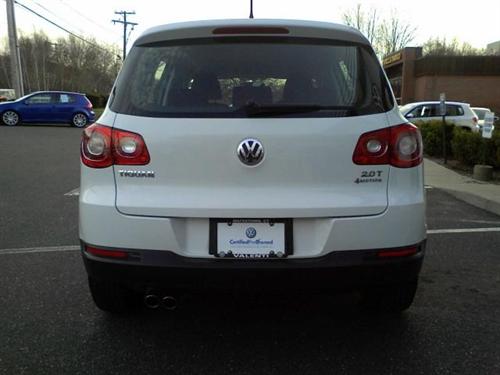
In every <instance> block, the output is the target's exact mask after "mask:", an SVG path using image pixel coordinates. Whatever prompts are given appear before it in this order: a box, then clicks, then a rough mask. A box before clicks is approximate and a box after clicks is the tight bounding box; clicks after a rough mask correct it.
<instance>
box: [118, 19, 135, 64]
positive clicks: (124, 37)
mask: <svg viewBox="0 0 500 375" xmlns="http://www.w3.org/2000/svg"><path fill="white" fill-rule="evenodd" d="M115 14H119V15H121V16H122V17H123V19H122V20H113V23H114V24H117V23H122V24H123V55H122V59H123V60H125V57H126V56H127V40H128V36H127V28H128V26H129V25H131V26H132V30H134V26H137V25H138V23H135V22H128V21H127V15H129V14H135V12H127V11H125V10H122V11H119V12H115Z"/></svg>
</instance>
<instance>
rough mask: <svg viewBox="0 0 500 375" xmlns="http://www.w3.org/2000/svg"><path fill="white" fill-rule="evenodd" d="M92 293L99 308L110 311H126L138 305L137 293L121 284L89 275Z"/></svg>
mask: <svg viewBox="0 0 500 375" xmlns="http://www.w3.org/2000/svg"><path fill="white" fill-rule="evenodd" d="M89 287H90V293H91V294H92V299H93V300H94V303H95V304H96V306H97V307H98V308H100V309H101V310H103V311H106V312H110V313H126V312H129V311H131V310H133V309H134V308H136V307H138V302H139V299H138V298H135V297H136V295H135V294H134V293H133V292H132V291H130V290H128V289H127V288H125V287H123V286H122V285H120V284H116V283H112V282H106V281H98V280H95V279H93V278H91V277H89Z"/></svg>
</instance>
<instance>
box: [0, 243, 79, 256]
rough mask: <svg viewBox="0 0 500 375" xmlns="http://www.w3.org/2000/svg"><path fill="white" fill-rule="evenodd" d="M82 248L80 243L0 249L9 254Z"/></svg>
mask: <svg viewBox="0 0 500 375" xmlns="http://www.w3.org/2000/svg"><path fill="white" fill-rule="evenodd" d="M77 250H80V246H78V245H70V246H48V247H24V248H17V249H15V248H14V249H0V255H7V254H31V253H56V252H63V251H77Z"/></svg>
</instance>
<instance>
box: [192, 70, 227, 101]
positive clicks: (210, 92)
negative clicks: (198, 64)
mask: <svg viewBox="0 0 500 375" xmlns="http://www.w3.org/2000/svg"><path fill="white" fill-rule="evenodd" d="M191 91H192V93H193V94H195V95H197V96H198V97H200V98H203V99H205V100H207V101H208V100H219V99H220V98H222V91H221V88H220V84H219V80H218V79H217V77H216V76H215V75H214V74H211V73H199V74H197V75H196V76H195V77H194V81H193V87H192V88H191Z"/></svg>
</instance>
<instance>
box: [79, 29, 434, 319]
mask: <svg viewBox="0 0 500 375" xmlns="http://www.w3.org/2000/svg"><path fill="white" fill-rule="evenodd" d="M80 189H81V190H80V213H79V215H80V239H81V246H82V255H83V259H84V262H85V266H86V269H87V272H88V275H89V284H90V290H91V293H92V296H93V298H94V301H95V303H96V304H97V306H98V307H99V308H101V309H103V310H106V311H110V312H121V311H124V310H127V309H129V308H131V307H133V306H134V305H136V304H137V303H139V301H141V300H144V301H145V302H146V304H147V305H148V306H149V307H157V306H158V305H160V304H163V305H164V306H165V307H167V308H171V307H173V305H174V304H175V300H174V297H175V296H176V295H178V294H180V293H183V292H185V291H190V290H199V289H203V290H206V289H212V288H215V289H226V290H233V292H234V291H235V290H236V291H238V290H241V289H240V288H244V289H245V290H247V289H254V290H260V291H268V290H281V291H295V290H313V291H318V290H323V291H328V290H334V289H346V288H352V289H356V290H358V291H359V292H361V293H360V295H361V297H362V298H361V299H360V300H361V302H362V305H363V306H365V307H368V308H373V309H378V310H387V311H402V310H404V309H406V308H408V307H409V306H410V304H411V303H412V301H413V297H414V295H415V291H416V287H417V280H418V274H419V271H420V268H421V265H422V260H423V256H424V246H425V239H426V227H425V219H424V214H425V212H424V210H425V204H424V189H423V174H422V143H421V138H420V134H419V131H418V130H417V128H416V127H415V126H413V125H411V124H410V123H408V122H407V120H406V119H405V118H404V117H402V116H401V114H400V112H399V110H398V107H397V106H396V105H395V100H394V97H393V95H392V92H391V90H390V86H389V84H388V82H387V78H386V76H385V74H384V72H383V70H382V69H381V66H380V64H379V62H378V60H377V58H376V56H375V54H374V52H373V50H372V48H371V46H370V44H369V42H368V41H367V40H366V39H365V38H364V37H363V36H362V35H361V34H360V33H359V32H358V31H356V30H354V29H352V28H348V27H345V26H341V25H336V24H330V23H320V22H305V21H284V20H224V21H203V22H189V23H180V24H172V25H167V26H159V27H155V28H152V29H150V30H148V31H146V32H145V33H144V34H143V35H142V36H141V37H139V39H138V40H137V41H136V42H135V43H134V46H133V48H132V49H131V51H130V54H129V55H128V56H127V59H126V61H125V64H124V66H123V69H122V71H121V72H120V74H119V77H118V78H117V81H116V83H115V86H114V88H113V91H112V95H111V97H110V100H109V103H108V107H107V108H106V110H105V112H104V113H103V115H102V116H101V118H100V119H99V120H98V123H96V124H93V125H91V126H90V127H88V128H87V129H86V130H85V132H84V134H83V138H82V143H81V188H80Z"/></svg>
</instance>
